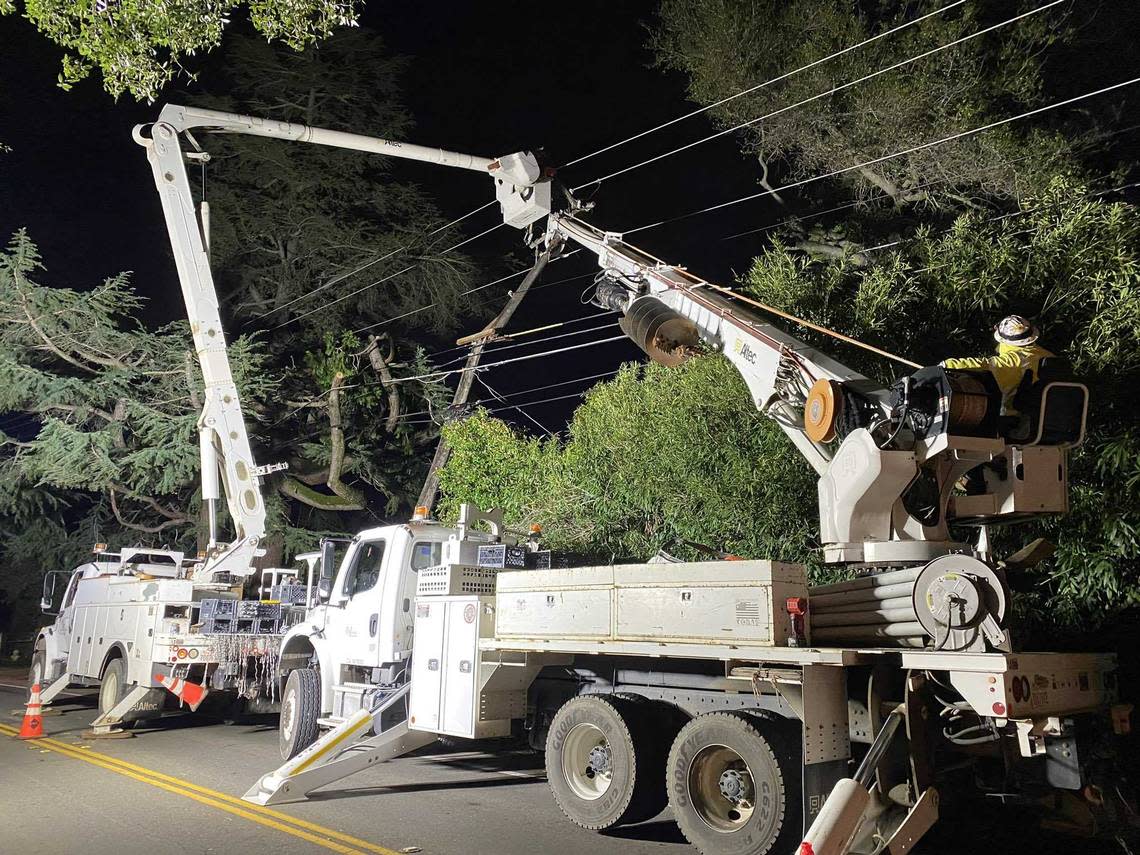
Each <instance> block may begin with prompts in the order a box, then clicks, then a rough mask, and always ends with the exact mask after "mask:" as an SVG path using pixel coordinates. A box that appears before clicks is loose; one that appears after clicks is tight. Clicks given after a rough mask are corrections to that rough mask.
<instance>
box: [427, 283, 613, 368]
mask: <svg viewBox="0 0 1140 855" xmlns="http://www.w3.org/2000/svg"><path fill="white" fill-rule="evenodd" d="M596 275H597V274H596V273H594V272H590V273H583V274H582V275H581V276H574V277H571V279H584V278H585V277H587V276H596ZM560 281H561V282H569V281H571V280H570V279H563V280H560ZM549 284H551V285H556V284H559V283H557V282H551V283H549ZM531 290H532V291H534V290H536V289H535V288H531ZM608 314H610V313H609V312H594V313H593V314H589V315H582V316H581V317H578V318H571V319H570V320H568V321H558V322H557V323H553V324H545V325H544V326H541V327H534V328H533V329H529V330H522V331H520V332H516V333H507V334H504V335H497V336H495V337H494V338H493V339H491V342H490V344H495V343H497V342H500V341H506V340H508V339H516V338H523V337H525V336H529V335H533V334H535V333H540V332H546V331H547V330H553V329H559V328H561V327H569V326H573V325H574V324H580V323H582V322H583V321H589V320H594V319H596V318H600V317H603V316H605V315H608ZM544 340H545V339H539V341H544ZM470 347H471V345H469V344H457V345H455V346H454V347H445V348H443V349H442V350H436V351H433V352H432V353H426V354H424V358H425V359H435V358H436V357H437V356H444V355H445V354H448V353H454V352H455V351H457V350H467V349H469V348H470Z"/></svg>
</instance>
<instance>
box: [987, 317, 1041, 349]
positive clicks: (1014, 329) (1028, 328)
mask: <svg viewBox="0 0 1140 855" xmlns="http://www.w3.org/2000/svg"><path fill="white" fill-rule="evenodd" d="M1040 334H1041V331H1040V330H1038V329H1037V327H1036V326H1035V325H1034V324H1033V322H1032V321H1030V320H1028V319H1027V318H1023V317H1022V316H1021V315H1010V316H1009V317H1007V318H1002V320H1001V323H999V324H998V325H997V326H996V327H994V340H995V341H1000V342H1001V343H1002V344H1033V342H1035V341H1037V337H1038V336H1039V335H1040Z"/></svg>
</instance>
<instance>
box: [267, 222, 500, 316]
mask: <svg viewBox="0 0 1140 855" xmlns="http://www.w3.org/2000/svg"><path fill="white" fill-rule="evenodd" d="M484 207H486V206H484ZM505 225H506V223H496V224H495V225H493V226H491V228H489V229H484V230H483V231H481V232H479V234H477V235H474V236H472V237H469V238H466V239H464V240H461V241H460V242H459V243H457V244H453V245H452V246H449V247H448V248H447V249H445V250H443V251H442V252H441V253H439V254H440V255H447V254H448V253H449V252H453V251H454V250H457V249H459V247H461V246H464V245H466V244H469V243H471V241H473V240H478V239H479V238H481V237H483V236H484V235H488V234H490V233H491V232H493V231H495V229H501V228H502V227H503V226H505ZM419 266H420V262H418V261H417V262H415V263H413V264H409V265H408V266H407V267H405V268H404V269H403V270H397V271H396V272H395V273H390V274H389V275H387V276H384V277H382V278H380V279H377V280H376V281H375V282H370V283H369V284H367V285H364V286H362V287H360V288H357V289H356V290H355V291H350V292H349V293H347V294H345V295H344V296H342V297H337V298H336V299H335V300H332V301H331V302H328V303H324V304H322V305H320V306H317V308H315V309H310V310H309V311H307V312H305V313H304V314H301V315H297V316H296V317H293V318H290V319H289V320H287V321H283V322H282V323H279V324H278V325H277V326H275V327H270V330H269V331H270V332H273V331H274V330H279V329H281V328H282V327H284V326H288V325H289V324H293V323H296V322H297V321H300V320H303V319H304V318H307V317H309V316H310V315H315V314H316V313H317V312H321V311H324V310H325V309H328V308H330V307H331V306H335V305H336V304H337V303H341V302H343V301H345V300H348V299H349V298H351V297H355V296H356V295H357V294H361V293H363V292H364V291H367V290H368V289H369V288H374V287H376V286H377V285H381V284H383V283H385V282H387V281H388V280H390V279H394V278H395V277H397V276H400V275H401V274H404V273H407V272H408V271H410V270H413V269H415V268H416V267H419ZM433 305H434V304H433Z"/></svg>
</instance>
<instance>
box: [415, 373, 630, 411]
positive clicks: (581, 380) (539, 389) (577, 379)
mask: <svg viewBox="0 0 1140 855" xmlns="http://www.w3.org/2000/svg"><path fill="white" fill-rule="evenodd" d="M620 370H621V369H620V368H615V369H613V370H612V371H602V372H600V373H598V374H590V375H587V376H586V377H574V378H573V379H571V380H563V381H562V382H560V383H547V384H546V385H545V386H536V387H534V388H533V389H520V390H519V391H517V392H508V393H507V394H505V395H501V396H500V397H501V398H516V397H518V396H519V395H531V394H534V393H535V392H545V391H546V390H548V389H557V388H558V387H559V386H569V385H570V384H571V383H585V382H587V381H589V380H599V379H601V378H603V377H613V376H614V375H615V374H617V373H618V371H620ZM479 379H480V381H482V378H479ZM483 385H484V386H486V385H487V384H486V383H484V384H483ZM488 388H490V387H488ZM474 403H476V404H478V403H479V401H475V402H474ZM430 415H433V412H432V411H431V410H417V411H416V412H414V413H403V414H401V415H400V418H399V420H398V421H402V420H403V419H408V418H413V417H415V416H430ZM426 423H427V422H421V424H426Z"/></svg>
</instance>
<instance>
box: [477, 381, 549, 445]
mask: <svg viewBox="0 0 1140 855" xmlns="http://www.w3.org/2000/svg"><path fill="white" fill-rule="evenodd" d="M475 379H477V380H478V381H479V382H480V383H482V384H483V385H484V386H485V387H486V389H487V391H488V392H490V393H491V394H492V395H494V396H495V398H496V399H497V400H499V401H502V402H503V403H506V400H507V399H506V398H504V397H503V396H502V395H500V394H499V393H498V392H496V391H495V389H494V387H493V386H491V384H490V383H488V382H487V381H486V380H485V379H484V378H482V377H479V376H478V375H476V378H475ZM500 409H504V408H500ZM505 409H512V410H514V411H515V412H517V413H518V414H519V415H520V416H526V418H528V419H529V420H530V422H531V424H534V425H536V426H537V427H538V429H539V430H541V431H543V432H544V433H547V434H549V433H550V430H549V429H548V428H547V427H546V425H544V424H543V423H542V422H540V421H539V420H538V419H536V418H535V417H534V416H532V415H531V414H530V413H528V412H527V411H526V410H524V409H523V405H522V404H507V406H506V408H505Z"/></svg>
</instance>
